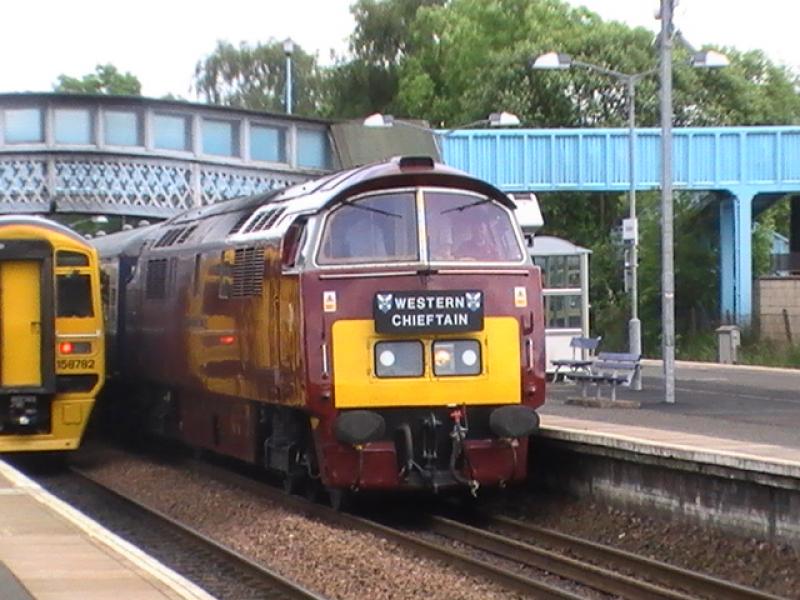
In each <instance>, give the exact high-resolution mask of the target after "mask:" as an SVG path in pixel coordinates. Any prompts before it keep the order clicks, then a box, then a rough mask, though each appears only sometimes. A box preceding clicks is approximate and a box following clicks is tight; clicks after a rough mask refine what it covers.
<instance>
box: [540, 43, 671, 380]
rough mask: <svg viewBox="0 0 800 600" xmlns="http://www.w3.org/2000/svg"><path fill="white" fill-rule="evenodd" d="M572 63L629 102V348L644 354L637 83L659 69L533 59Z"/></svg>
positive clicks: (562, 57)
mask: <svg viewBox="0 0 800 600" xmlns="http://www.w3.org/2000/svg"><path fill="white" fill-rule="evenodd" d="M572 66H576V67H582V68H584V69H588V70H590V71H596V72H598V73H602V74H604V75H608V76H609V77H613V78H614V79H616V80H617V81H621V82H622V83H624V84H625V93H626V100H627V105H628V179H629V186H628V199H629V203H628V204H629V213H628V216H629V218H628V223H627V224H626V225H627V227H623V233H624V235H623V237H624V239H626V241H628V242H629V243H630V249H629V250H630V252H629V254H628V265H627V269H628V273H629V274H630V294H631V318H630V320H629V321H628V350H629V352H630V353H631V354H636V355H638V356H641V354H642V324H641V321H640V320H639V279H638V270H639V227H638V222H637V219H636V84H637V83H639V82H640V81H641V80H642V79H644V78H645V77H647V76H648V75H652V74H653V73H655V72H656V69H649V70H647V71H643V72H641V73H633V74H628V73H622V72H620V71H615V70H614V69H607V68H605V67H601V66H600V65H595V64H592V63H587V62H583V61H580V60H575V59H573V58H572V57H571V56H570V55H569V54H559V53H556V52H548V53H547V54H542V55H541V56H539V57H538V58H537V59H536V60H534V61H533V64H532V68H534V69H569V68H570V67H572ZM631 387H632V388H633V389H635V390H641V389H642V380H641V376H640V374H639V373H638V372H637V373H636V375H635V378H634V380H633V381H632V382H631Z"/></svg>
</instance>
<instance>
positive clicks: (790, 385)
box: [541, 361, 800, 472]
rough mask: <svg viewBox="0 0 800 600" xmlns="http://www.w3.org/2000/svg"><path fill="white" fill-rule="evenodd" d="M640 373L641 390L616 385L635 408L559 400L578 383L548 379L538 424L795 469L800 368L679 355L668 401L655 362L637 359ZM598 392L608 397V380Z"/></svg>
mask: <svg viewBox="0 0 800 600" xmlns="http://www.w3.org/2000/svg"><path fill="white" fill-rule="evenodd" d="M642 375H643V376H642V383H643V389H642V391H634V390H630V389H628V388H618V390H617V397H618V398H620V399H624V400H635V401H639V402H640V403H641V408H639V409H622V408H620V409H617V408H593V407H581V406H574V405H570V404H565V401H566V400H567V399H569V398H572V397H576V396H580V388H579V386H575V385H572V384H569V383H566V384H562V383H550V384H548V388H547V396H548V398H547V403H546V404H545V406H544V407H543V408H542V410H541V414H542V424H543V426H544V427H545V428H549V427H551V426H552V427H553V428H562V429H572V430H577V431H583V432H584V433H585V434H588V433H589V432H592V433H593V434H595V435H598V436H606V437H622V438H624V437H630V438H635V439H637V440H642V441H644V442H647V443H650V444H658V445H671V446H680V447H691V448H697V449H701V450H706V451H711V452H719V453H722V454H731V455H741V456H743V457H749V458H753V459H755V460H765V461H772V462H786V461H788V462H789V463H793V464H796V465H797V466H798V468H800V434H798V432H799V431H800V370H793V369H772V368H765V367H749V366H738V365H736V366H730V365H717V364H713V363H689V362H680V361H679V362H678V363H677V367H676V381H675V404H666V403H665V402H664V381H663V374H662V367H661V363H660V362H658V361H643V369H642ZM593 391H594V390H593V389H591V390H590V393H593ZM602 394H603V396H605V397H608V396H609V389H608V386H605V389H603V390H602ZM799 472H800V471H799Z"/></svg>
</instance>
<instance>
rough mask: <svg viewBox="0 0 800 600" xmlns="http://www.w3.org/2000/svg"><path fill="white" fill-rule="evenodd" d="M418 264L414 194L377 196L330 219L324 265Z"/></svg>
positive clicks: (346, 207)
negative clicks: (414, 262)
mask: <svg viewBox="0 0 800 600" xmlns="http://www.w3.org/2000/svg"><path fill="white" fill-rule="evenodd" d="M417 260H419V242H418V238H417V214H416V203H415V198H414V193H413V192H393V193H388V194H375V195H372V196H367V197H365V198H361V199H358V200H355V201H353V202H348V203H345V204H342V205H341V206H339V207H338V208H337V209H335V210H334V211H333V212H331V214H330V216H329V217H328V219H327V222H326V225H325V231H324V232H323V235H322V244H321V248H320V251H319V256H318V262H319V264H322V265H335V264H351V263H393V262H413V261H417Z"/></svg>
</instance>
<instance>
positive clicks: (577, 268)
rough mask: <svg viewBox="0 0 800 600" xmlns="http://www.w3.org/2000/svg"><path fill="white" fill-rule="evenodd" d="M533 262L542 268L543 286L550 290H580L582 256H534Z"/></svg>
mask: <svg viewBox="0 0 800 600" xmlns="http://www.w3.org/2000/svg"><path fill="white" fill-rule="evenodd" d="M533 262H534V264H536V265H537V266H539V267H541V268H542V285H543V286H544V287H545V288H549V289H559V288H580V287H581V258H580V256H534V257H533Z"/></svg>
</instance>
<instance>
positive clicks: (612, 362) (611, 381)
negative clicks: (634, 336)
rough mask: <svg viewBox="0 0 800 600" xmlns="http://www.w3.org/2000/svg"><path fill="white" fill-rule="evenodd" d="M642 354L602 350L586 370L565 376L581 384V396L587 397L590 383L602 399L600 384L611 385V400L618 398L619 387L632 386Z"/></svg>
mask: <svg viewBox="0 0 800 600" xmlns="http://www.w3.org/2000/svg"><path fill="white" fill-rule="evenodd" d="M641 358H642V357H641V355H638V354H627V353H623V352H600V353H599V354H598V355H597V358H596V359H595V360H594V362H592V364H591V365H590V366H589V368H588V369H587V370H586V371H573V372H570V373H564V377H565V378H568V379H571V380H573V381H576V382H578V383H580V384H581V397H582V398H586V388H587V386H588V385H589V384H594V385H595V386H596V394H595V397H596V398H597V399H598V400H599V399H600V386H601V385H604V384H607V385H610V386H611V401H612V402H613V401H615V400H616V399H617V387H619V386H626V387H628V386H630V385H631V382H632V381H633V379H634V377H635V376H636V375H638V373H639V369H640V368H641V364H640V361H641Z"/></svg>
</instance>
